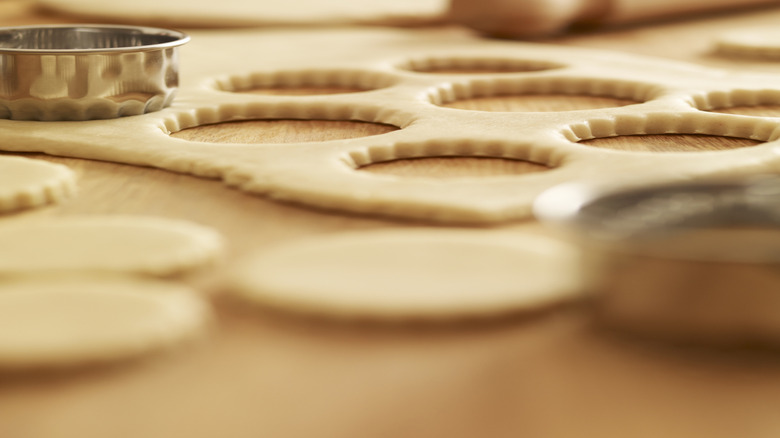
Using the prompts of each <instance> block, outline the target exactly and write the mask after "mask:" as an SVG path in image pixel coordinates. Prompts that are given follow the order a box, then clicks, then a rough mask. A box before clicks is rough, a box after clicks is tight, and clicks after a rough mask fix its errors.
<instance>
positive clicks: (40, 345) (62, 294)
mask: <svg viewBox="0 0 780 438" xmlns="http://www.w3.org/2000/svg"><path fill="white" fill-rule="evenodd" d="M208 315H209V312H208V307H207V306H206V305H205V303H204V302H203V301H202V300H201V299H200V298H198V296H197V295H196V294H195V293H193V292H192V291H190V290H189V289H187V288H185V287H183V286H179V285H175V284H170V283H165V282H162V281H155V280H146V279H144V280H142V279H137V278H74V277H68V278H42V279H24V280H15V281H11V282H4V283H3V284H2V287H1V288H0V369H14V370H16V369H44V368H56V367H69V366H74V365H81V364H92V363H98V362H107V361H114V360H119V359H128V358H132V357H136V356H139V355H142V354H146V353H149V352H152V351H155V350H158V349H161V348H163V347H167V346H171V345H174V344H176V343H179V342H181V341H183V340H185V339H187V338H190V337H192V336H193V335H195V334H196V333H199V332H200V331H201V329H202V328H203V327H204V326H205V323H206V321H207V320H208Z"/></svg>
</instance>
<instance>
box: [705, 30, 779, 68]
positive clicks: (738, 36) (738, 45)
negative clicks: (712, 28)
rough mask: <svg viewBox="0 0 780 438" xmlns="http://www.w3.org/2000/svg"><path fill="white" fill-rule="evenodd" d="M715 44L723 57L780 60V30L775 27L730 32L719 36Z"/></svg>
mask: <svg viewBox="0 0 780 438" xmlns="http://www.w3.org/2000/svg"><path fill="white" fill-rule="evenodd" d="M716 44H717V50H718V52H719V53H722V54H725V55H736V56H744V57H748V58H756V59H773V60H780V29H778V28H775V27H757V28H749V29H739V30H734V31H730V32H727V33H724V34H723V35H721V36H720V37H719V38H718V40H717V42H716Z"/></svg>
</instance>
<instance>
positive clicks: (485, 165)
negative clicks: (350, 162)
mask: <svg viewBox="0 0 780 438" xmlns="http://www.w3.org/2000/svg"><path fill="white" fill-rule="evenodd" d="M358 170H360V171H364V172H369V173H372V174H375V175H392V176H398V177H403V178H431V179H444V178H446V179H460V178H491V177H506V176H519V175H525V174H528V173H537V172H544V171H547V170H550V168H549V167H548V166H545V165H543V164H538V163H532V162H530V161H525V160H513V159H508V158H489V157H428V158H406V159H399V160H391V161H384V162H378V163H373V164H369V165H366V166H362V167H359V168H358Z"/></svg>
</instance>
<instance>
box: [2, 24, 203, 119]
mask: <svg viewBox="0 0 780 438" xmlns="http://www.w3.org/2000/svg"><path fill="white" fill-rule="evenodd" d="M188 41H189V36H187V35H186V34H184V33H182V32H179V31H175V30H168V29H158V28H151V27H138V26H118V25H117V26H115V25H46V26H17V27H1V28H0V118H6V119H15V120H89V119H109V118H116V117H121V116H129V115H138V114H144V113H147V112H152V111H158V110H161V109H163V108H165V107H166V106H168V105H170V104H171V102H172V101H173V98H174V96H175V94H176V90H177V88H178V85H179V61H178V47H179V46H181V45H183V44H185V43H187V42H188Z"/></svg>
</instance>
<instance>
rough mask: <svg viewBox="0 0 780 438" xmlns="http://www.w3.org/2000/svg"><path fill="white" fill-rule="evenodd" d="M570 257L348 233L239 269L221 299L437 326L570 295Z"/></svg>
mask: <svg viewBox="0 0 780 438" xmlns="http://www.w3.org/2000/svg"><path fill="white" fill-rule="evenodd" d="M576 254H577V253H576V251H575V250H574V249H572V248H571V247H570V246H569V245H567V244H564V243H562V242H560V241H557V240H553V239H550V238H545V237H542V236H537V235H530V234H523V233H519V232H514V233H510V232H491V231H473V230H402V231H397V230H396V231H374V232H361V233H348V234H342V235H337V236H332V237H324V238H317V239H307V240H306V241H303V242H299V243H292V244H287V245H283V246H279V247H276V248H272V249H269V250H266V251H263V252H261V253H258V254H256V255H255V256H253V257H251V258H249V259H248V260H246V262H245V263H243V264H241V265H240V267H238V268H237V269H236V270H235V271H234V273H233V278H232V281H231V282H230V283H231V290H232V291H233V292H234V293H235V294H237V295H238V296H240V297H243V298H244V299H246V300H249V301H251V302H255V303H260V304H263V305H268V306H272V307H281V308H287V309H290V310H296V311H302V312H305V313H320V314H328V315H334V316H346V317H358V318H359V317H367V318H376V319H385V318H387V319H393V318H398V319H406V318H420V319H446V318H462V317H474V316H482V315H492V314H502V313H510V312H517V311H521V310H533V309H538V308H540V307H543V306H547V305H550V304H553V303H555V302H558V301H560V300H564V299H569V298H572V297H574V296H576V295H577V292H578V280H577V278H576V275H575V272H576V268H575V266H576V264H577V255H576Z"/></svg>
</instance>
